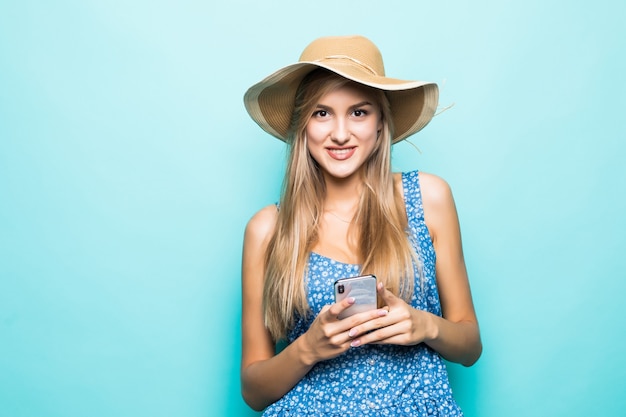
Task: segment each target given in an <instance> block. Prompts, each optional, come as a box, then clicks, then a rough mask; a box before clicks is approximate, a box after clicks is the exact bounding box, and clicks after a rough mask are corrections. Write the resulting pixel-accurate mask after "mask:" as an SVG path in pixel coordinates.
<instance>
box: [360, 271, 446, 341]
mask: <svg viewBox="0 0 626 417" xmlns="http://www.w3.org/2000/svg"><path fill="white" fill-rule="evenodd" d="M377 290H378V296H379V297H381V299H382V300H383V301H384V304H385V305H386V307H387V308H388V309H389V313H388V314H387V315H386V316H384V317H380V318H377V319H376V320H371V321H368V322H365V323H363V324H361V325H359V326H356V327H354V328H352V329H351V330H350V336H351V337H352V338H353V340H352V343H351V345H352V346H353V347H356V346H361V345H365V344H393V345H405V346H410V345H417V344H419V343H422V342H424V341H426V340H428V339H429V338H430V337H431V336H430V335H432V334H433V333H435V332H436V329H434V328H433V327H434V326H435V323H434V321H433V320H432V316H433V315H432V314H431V313H428V312H426V311H422V310H418V309H416V308H413V307H411V306H410V305H408V304H407V303H406V302H405V301H404V300H403V299H401V298H400V297H397V296H395V295H394V294H393V293H392V292H391V291H389V290H387V289H386V288H384V287H383V284H382V283H380V282H379V283H378V288H377Z"/></svg>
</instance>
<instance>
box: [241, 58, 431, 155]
mask: <svg viewBox="0 0 626 417" xmlns="http://www.w3.org/2000/svg"><path fill="white" fill-rule="evenodd" d="M317 68H324V69H327V70H329V71H332V72H334V73H336V74H337V75H340V76H342V77H345V78H347V79H349V80H352V81H354V82H357V83H359V84H363V85H366V86H369V87H373V88H376V89H380V90H383V91H385V93H386V95H387V97H388V99H389V103H390V107H391V114H392V119H393V124H394V137H393V138H392V143H397V142H399V141H401V140H403V139H406V138H407V137H409V136H411V135H413V134H414V133H417V132H418V131H420V130H421V129H423V128H424V127H425V126H426V125H427V124H428V123H429V122H430V120H431V119H432V118H433V116H434V114H435V111H436V109H437V103H438V100H439V89H438V87H437V84H435V83H431V82H426V81H406V80H399V79H395V78H389V77H381V76H378V75H375V74H372V73H370V72H369V71H367V70H365V69H363V68H361V67H359V66H355V65H354V63H353V62H345V63H342V62H337V61H335V62H333V64H332V65H327V64H325V63H323V62H307V61H304V62H298V63H296V64H292V65H288V66H286V67H283V68H281V69H279V70H278V71H276V72H274V73H273V74H271V75H270V76H268V77H266V78H265V79H263V80H262V81H260V82H258V83H257V84H255V85H253V86H252V87H250V88H249V89H248V91H247V92H246V93H245V95H244V104H245V106H246V110H247V111H248V113H249V114H250V116H251V117H252V119H253V120H254V121H255V122H256V123H257V124H258V125H259V126H260V127H261V128H262V129H263V130H265V131H266V132H267V133H269V134H270V135H272V136H275V137H276V138H278V139H280V140H283V141H287V140H288V135H289V128H290V124H291V115H292V112H293V108H294V102H295V96H296V91H297V89H298V86H299V85H300V82H301V81H302V79H303V78H304V77H305V76H306V75H307V74H308V73H309V72H311V71H313V70H314V69H317Z"/></svg>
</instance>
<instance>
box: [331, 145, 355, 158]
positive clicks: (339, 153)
mask: <svg viewBox="0 0 626 417" xmlns="http://www.w3.org/2000/svg"><path fill="white" fill-rule="evenodd" d="M355 151H356V146H353V147H350V148H326V152H328V155H329V156H330V157H331V158H333V159H336V160H337V161H343V160H346V159H348V158H350V157H351V156H352V155H354V152H355Z"/></svg>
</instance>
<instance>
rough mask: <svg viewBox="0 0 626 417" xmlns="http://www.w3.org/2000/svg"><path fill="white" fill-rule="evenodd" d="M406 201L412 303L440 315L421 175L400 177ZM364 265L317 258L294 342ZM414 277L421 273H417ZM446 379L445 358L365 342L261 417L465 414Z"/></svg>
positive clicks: (422, 349)
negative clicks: (337, 286) (306, 310)
mask: <svg viewBox="0 0 626 417" xmlns="http://www.w3.org/2000/svg"><path fill="white" fill-rule="evenodd" d="M402 184H403V188H404V200H405V204H406V209H407V215H408V219H409V228H410V232H411V237H412V238H413V242H414V243H413V244H414V246H415V247H416V249H417V252H418V254H419V255H420V258H421V260H422V270H423V272H422V275H423V277H422V279H421V282H420V280H419V279H417V281H416V286H415V288H416V289H415V291H414V295H413V298H412V300H411V305H412V306H413V307H415V308H418V309H422V310H426V311H429V312H431V313H433V314H437V315H439V316H441V305H440V302H439V293H438V291H437V282H436V280H435V250H434V248H433V245H432V242H431V239H430V234H429V232H428V229H427V227H426V224H425V222H424V210H423V205H422V197H421V192H420V187H419V176H418V172H417V171H412V172H408V173H403V174H402ZM359 272H360V267H359V265H353V264H346V263H342V262H337V261H335V260H333V259H330V258H327V257H324V256H322V255H319V254H317V253H311V254H310V258H309V270H308V275H307V290H308V302H309V306H310V307H311V311H312V314H310V315H309V316H308V317H306V318H303V317H301V318H299V319H298V320H297V323H296V325H295V326H294V328H293V329H292V330H291V331H290V332H289V334H288V339H289V342H292V341H293V340H295V339H296V338H297V337H299V336H300V335H302V334H303V333H304V332H305V331H306V330H307V329H308V327H309V326H310V325H311V323H312V322H313V319H314V318H315V316H316V315H317V314H319V312H320V310H321V309H322V307H323V306H325V305H328V304H331V303H333V302H334V294H333V283H334V282H335V281H336V280H337V279H339V278H343V277H349V276H355V275H358V274H359ZM416 276H418V274H417V268H416ZM462 415H463V413H462V412H461V410H460V409H459V407H458V405H457V403H456V401H455V400H454V398H453V396H452V390H451V388H450V384H449V382H448V374H447V370H446V366H445V363H444V361H443V359H442V358H441V357H440V356H439V354H437V353H436V352H435V351H433V350H432V349H430V348H429V347H428V346H426V345H425V344H420V345H417V346H410V347H406V346H388V345H384V346H377V345H365V346H361V347H357V348H353V349H350V350H349V351H347V352H346V353H344V354H343V355H341V356H339V357H337V358H334V359H331V360H328V361H324V362H320V363H318V364H316V365H315V366H314V367H313V369H311V371H310V372H309V373H308V374H307V375H306V376H305V377H304V378H303V379H302V380H300V381H299V382H298V384H297V385H296V386H295V387H294V388H292V389H291V391H289V392H288V393H287V394H286V395H285V396H283V397H282V398H281V399H280V400H278V401H277V402H275V403H274V404H272V405H270V406H269V407H268V408H267V409H266V410H265V412H264V413H263V416H265V417H279V416H280V417H287V416H298V417H303V416H327V417H331V416H362V417H368V416H407V417H408V416H411V417H419V416H462Z"/></svg>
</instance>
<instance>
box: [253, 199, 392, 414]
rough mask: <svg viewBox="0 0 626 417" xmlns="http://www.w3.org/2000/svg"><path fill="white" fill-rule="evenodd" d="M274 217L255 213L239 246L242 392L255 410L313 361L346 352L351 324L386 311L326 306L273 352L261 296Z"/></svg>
mask: <svg viewBox="0 0 626 417" xmlns="http://www.w3.org/2000/svg"><path fill="white" fill-rule="evenodd" d="M276 215H277V213H276V207H275V206H269V207H266V208H264V209H262V210H261V211H259V212H258V213H257V214H256V215H255V216H254V217H253V218H252V219H251V220H250V222H249V223H248V225H247V227H246V232H245V236H244V245H243V264H242V297H243V298H242V357H241V392H242V396H243V398H244V400H245V401H246V403H247V404H248V405H249V406H250V407H252V408H253V409H255V410H262V409H263V408H265V407H267V406H268V405H269V404H271V403H273V402H275V401H277V400H278V399H280V398H281V397H282V396H283V395H285V394H286V393H287V392H288V391H289V390H290V389H291V388H293V387H294V386H295V385H296V384H297V383H298V381H300V379H302V377H304V376H305V375H306V374H307V373H308V372H309V370H310V369H311V368H312V367H313V366H314V365H315V364H316V363H317V362H319V361H322V360H326V359H329V358H332V357H336V356H338V355H340V354H341V353H343V352H345V351H346V350H348V349H349V348H350V341H351V340H352V339H351V338H350V336H349V335H348V330H349V329H350V328H352V327H354V326H355V325H358V324H360V323H361V322H364V321H366V320H369V319H371V318H372V317H378V316H380V315H385V314H387V311H386V310H374V311H372V312H367V313H362V314H360V315H358V316H353V317H350V318H348V319H345V320H338V319H337V315H338V314H339V313H340V312H341V311H343V310H344V309H346V308H348V307H349V306H350V305H351V304H352V303H353V302H354V300H352V299H349V298H348V299H345V300H343V301H342V302H340V303H338V304H333V305H331V306H325V307H324V308H323V309H322V311H321V312H320V314H319V315H318V316H317V317H316V318H315V320H314V321H313V324H312V325H311V327H310V328H309V330H307V332H306V333H305V334H303V335H302V336H300V337H299V338H298V339H296V340H295V341H294V342H293V343H290V344H289V345H288V346H286V347H285V349H283V350H282V351H281V352H280V353H279V354H277V355H276V354H275V351H274V341H273V340H272V338H271V336H270V334H269V332H268V331H267V329H266V328H265V325H264V321H263V300H262V298H263V281H264V259H265V251H266V248H267V244H268V241H269V239H270V237H271V235H272V232H273V228H274V225H275V224H276Z"/></svg>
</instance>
